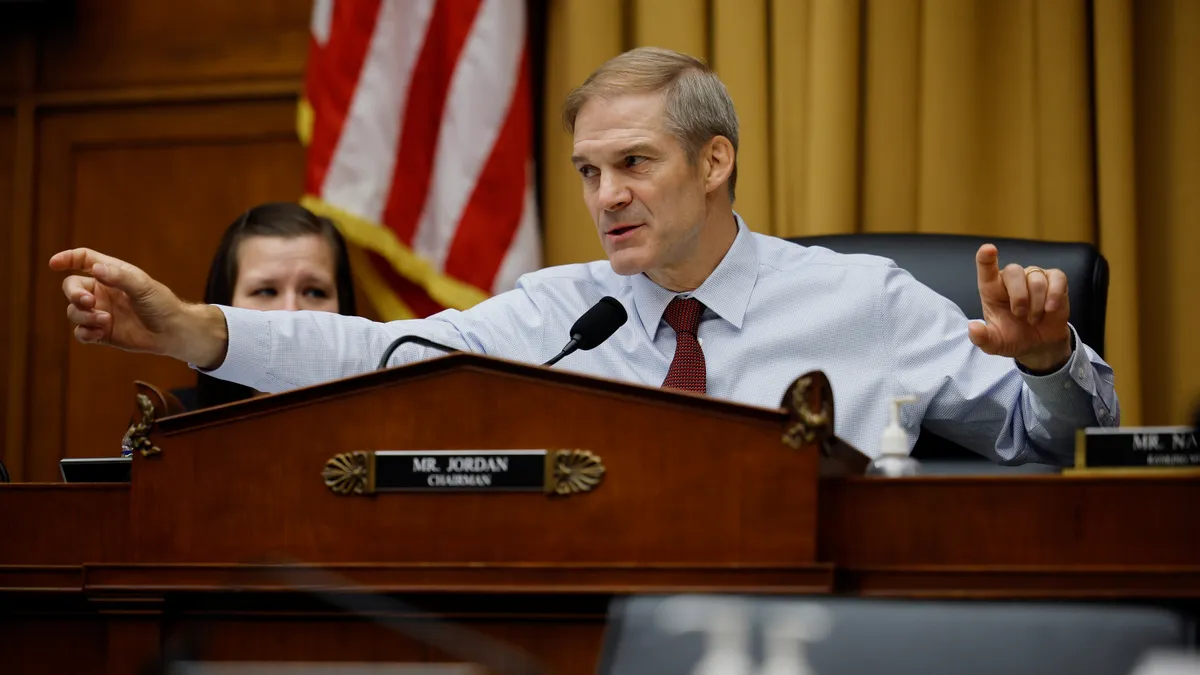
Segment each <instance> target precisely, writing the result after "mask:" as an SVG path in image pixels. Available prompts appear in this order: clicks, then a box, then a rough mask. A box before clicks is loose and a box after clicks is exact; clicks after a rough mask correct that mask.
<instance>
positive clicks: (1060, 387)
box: [1014, 324, 1104, 423]
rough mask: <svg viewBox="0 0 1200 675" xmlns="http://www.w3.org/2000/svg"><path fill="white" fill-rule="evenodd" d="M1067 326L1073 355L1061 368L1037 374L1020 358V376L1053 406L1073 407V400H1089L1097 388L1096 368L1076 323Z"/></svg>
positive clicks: (1041, 398) (1034, 391) (1038, 395)
mask: <svg viewBox="0 0 1200 675" xmlns="http://www.w3.org/2000/svg"><path fill="white" fill-rule="evenodd" d="M1067 327H1068V328H1069V329H1070V330H1071V357H1070V358H1068V359H1067V362H1066V363H1065V364H1063V366H1062V367H1061V368H1059V369H1058V370H1056V371H1054V372H1053V373H1047V374H1044V375H1035V374H1034V373H1032V372H1030V371H1029V370H1027V369H1026V368H1024V367H1023V366H1022V365H1021V364H1020V363H1019V362H1017V370H1019V371H1020V372H1021V377H1023V378H1024V379H1025V384H1026V385H1027V386H1028V387H1029V389H1030V391H1032V392H1033V393H1034V395H1035V396H1037V398H1038V399H1039V400H1040V401H1042V402H1043V403H1044V404H1046V405H1049V406H1051V407H1054V406H1055V405H1062V406H1072V407H1073V404H1075V403H1077V402H1079V401H1080V400H1081V395H1086V396H1087V397H1088V400H1090V398H1091V397H1094V396H1096V393H1097V391H1098V386H1097V383H1096V369H1095V368H1094V367H1093V366H1092V362H1091V360H1090V359H1089V358H1088V354H1087V351H1088V350H1087V349H1085V348H1084V346H1083V344H1082V343H1081V342H1080V341H1079V335H1078V334H1077V333H1076V332H1075V327H1074V326H1071V325H1070V324H1068V326H1067ZM1014 362H1016V361H1015V359H1014ZM1100 421H1101V422H1102V423H1103V422H1104V420H1100Z"/></svg>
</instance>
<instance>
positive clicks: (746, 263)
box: [626, 213, 758, 339]
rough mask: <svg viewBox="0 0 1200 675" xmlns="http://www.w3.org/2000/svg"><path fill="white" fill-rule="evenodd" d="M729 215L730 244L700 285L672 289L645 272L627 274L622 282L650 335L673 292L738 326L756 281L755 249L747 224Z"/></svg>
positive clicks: (756, 256)
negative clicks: (733, 233)
mask: <svg viewBox="0 0 1200 675" xmlns="http://www.w3.org/2000/svg"><path fill="white" fill-rule="evenodd" d="M733 217H734V220H735V221H736V222H737V227H738V233H737V236H735V237H734V239H733V245H732V246H730V247H729V251H728V252H726V253H725V257H724V258H722V259H721V262H720V264H718V265H717V268H716V269H715V270H713V272H712V274H710V275H709V276H708V278H707V279H705V280H704V283H702V284H700V288H697V289H696V290H694V291H692V292H690V293H676V292H674V291H671V290H667V289H665V288H663V287H662V286H659V285H658V284H656V283H654V282H653V281H651V280H650V277H647V276H646V275H645V274H635V275H633V276H631V277H627V281H626V283H627V284H628V285H630V286H632V288H633V305H634V309H636V310H637V314H638V319H639V320H641V322H642V328H644V329H645V330H646V334H647V335H649V336H650V339H654V337H655V335H656V334H657V333H658V326H659V324H660V323H661V322H662V316H663V312H665V311H666V309H667V305H668V304H670V302H671V300H672V299H673V298H674V297H675V296H677V295H681V296H684V297H688V296H691V297H694V298H696V299H697V300H699V301H700V302H702V303H704V306H705V307H707V308H708V309H710V310H712V311H713V313H715V314H716V315H717V316H719V317H721V318H722V319H724V320H726V321H728V322H729V323H731V324H733V325H734V327H736V328H739V329H740V328H741V327H742V320H743V319H744V318H745V316H746V308H747V307H748V306H749V305H750V294H751V292H752V291H753V290H754V284H755V282H756V281H758V252H757V251H756V250H755V246H754V237H753V235H752V234H751V232H750V228H748V227H746V223H745V222H744V221H743V220H742V217H741V216H739V215H738V214H736V213H734V214H733Z"/></svg>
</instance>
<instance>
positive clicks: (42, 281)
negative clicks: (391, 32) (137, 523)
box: [26, 10, 304, 481]
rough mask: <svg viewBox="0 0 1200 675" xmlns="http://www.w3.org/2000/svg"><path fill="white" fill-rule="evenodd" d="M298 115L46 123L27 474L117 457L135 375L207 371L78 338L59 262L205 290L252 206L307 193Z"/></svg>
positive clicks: (95, 114) (55, 119)
mask: <svg viewBox="0 0 1200 675" xmlns="http://www.w3.org/2000/svg"><path fill="white" fill-rule="evenodd" d="M164 11H165V10H164ZM294 120H295V102H294V100H292V99H291V98H285V99H280V100H269V101H258V102H240V103H238V102H233V103H217V102H214V103H208V104H193V105H174V106H151V107H140V108H129V109H109V110H103V111H86V112H69V113H59V114H53V115H49V116H47V117H46V118H44V119H43V120H42V121H41V125H40V130H39V131H40V133H39V136H40V138H41V139H42V143H41V146H40V148H39V176H38V185H39V191H38V214H39V227H38V230H37V241H36V246H35V249H36V252H37V253H36V256H35V257H36V260H37V261H38V266H37V275H36V284H35V285H36V288H35V295H34V298H35V301H34V302H35V304H34V309H33V315H34V319H33V321H34V345H33V358H32V371H33V372H35V373H37V374H38V376H37V378H36V379H34V381H33V383H32V396H31V404H32V411H31V414H30V418H31V428H30V430H29V433H28V434H27V438H28V440H27V447H28V452H27V456H28V462H27V465H28V468H27V471H26V479H27V480H35V481H52V480H57V462H58V459H59V458H60V457H64V456H96V455H114V454H116V453H117V452H118V451H119V443H120V438H121V435H122V433H123V432H124V430H125V425H126V424H127V423H128V419H129V415H130V412H131V410H132V400H133V380H134V379H141V380H146V381H149V382H153V383H155V384H157V385H160V386H163V387H167V388H170V387H178V386H189V385H190V384H191V383H192V382H194V380H195V374H194V373H193V372H191V371H189V369H188V368H187V367H186V365H184V364H181V363H177V362H173V361H170V360H168V359H164V358H158V357H152V356H147V355H140V354H128V353H124V352H119V351H117V350H112V349H100V348H97V347H93V346H85V345H80V344H78V343H77V342H75V341H74V340H73V339H71V336H70V327H69V325H68V323H67V322H66V319H65V316H64V311H65V304H64V300H63V297H62V291H61V283H62V275H59V274H56V273H52V272H50V270H49V269H48V268H47V266H46V264H45V261H46V260H48V258H49V256H51V255H52V254H53V253H55V252H57V251H59V250H62V249H65V248H69V247H74V246H88V247H91V248H95V249H98V250H101V251H103V252H105V253H109V254H111V255H115V256H118V257H121V258H124V259H125V260H127V261H129V262H132V263H133V264H135V265H138V266H139V267H142V268H143V269H145V270H146V271H147V272H149V273H150V274H151V275H152V276H154V277H155V278H157V279H159V280H160V281H162V282H164V283H165V284H167V285H168V286H169V287H171V288H173V289H175V290H176V291H177V292H178V293H179V294H180V295H181V297H183V298H185V299H188V300H193V301H195V300H199V299H201V297H202V294H203V286H204V279H205V275H206V274H207V270H208V265H209V261H210V259H211V256H212V253H213V251H214V250H215V248H216V243H217V241H218V240H219V237H220V234H221V232H222V231H223V230H224V228H225V227H226V226H227V225H228V224H229V223H230V222H232V221H233V220H234V218H236V216H237V215H238V214H240V213H241V212H242V211H243V210H244V209H245V208H246V207H247V206H248V205H251V204H254V203H257V202H261V201H266V200H290V199H296V198H297V197H298V195H299V191H300V188H301V185H302V172H303V167H304V156H303V149H302V147H301V146H300V144H299V142H298V141H297V140H296V138H295V132H294Z"/></svg>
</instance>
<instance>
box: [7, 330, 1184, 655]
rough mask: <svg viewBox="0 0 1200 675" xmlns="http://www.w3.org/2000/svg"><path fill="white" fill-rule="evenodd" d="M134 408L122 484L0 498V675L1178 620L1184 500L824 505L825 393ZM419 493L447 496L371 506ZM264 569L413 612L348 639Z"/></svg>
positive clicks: (415, 396)
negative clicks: (797, 598)
mask: <svg viewBox="0 0 1200 675" xmlns="http://www.w3.org/2000/svg"><path fill="white" fill-rule="evenodd" d="M143 395H145V396H146V398H145V399H140V401H141V403H142V406H143V409H144V410H145V413H146V417H145V421H146V424H145V429H144V430H143V429H135V432H136V433H134V434H133V435H132V438H131V441H132V442H133V444H134V445H135V446H136V447H137V448H138V450H137V452H135V454H134V458H133V466H132V482H131V483H130V484H128V485H20V484H16V485H0V532H2V535H0V537H2V538H0V659H2V660H3V663H4V664H5V668H4V669H3V670H4V672H5V673H10V672H11V673H59V672H71V673H81V674H82V673H112V674H116V673H136V672H139V668H140V667H142V666H143V665H144V664H146V663H147V662H149V661H150V660H151V659H154V658H157V657H158V656H160V655H161V654H163V653H164V652H168V653H170V652H171V651H172V650H175V649H177V648H181V647H180V645H185V646H186V644H192V645H193V646H195V648H197V649H198V650H199V652H198V656H200V657H202V658H204V659H212V660H272V661H313V660H317V661H408V662H413V661H459V660H462V659H464V658H467V657H469V654H467V653H466V652H464V651H463V649H466V648H469V645H466V644H465V643H466V642H469V640H463V639H458V640H457V642H455V641H453V640H452V641H450V643H449V644H445V645H443V646H442V647H438V646H431V645H430V644H429V643H427V642H426V641H424V640H422V639H418V638H417V637H415V636H413V635H410V634H406V633H405V632H404V631H396V630H394V629H392V628H389V627H385V626H383V625H382V624H381V623H380V622H379V621H377V620H376V619H378V618H388V619H398V620H401V621H402V622H407V623H402V624H401V625H402V626H404V625H407V626H409V627H413V626H418V627H422V628H424V629H426V630H428V629H429V628H430V627H431V626H432V627H433V629H434V631H435V632H436V631H437V629H438V628H439V627H444V624H443V623H441V622H443V621H445V622H452V623H453V624H454V625H455V626H457V627H466V628H468V629H470V630H472V631H476V632H478V633H481V634H486V635H490V636H493V637H495V638H499V639H501V640H503V641H505V642H506V643H508V644H511V645H514V646H517V647H519V648H521V649H523V650H525V651H527V652H529V653H530V654H532V655H534V656H535V657H536V658H538V659H540V660H541V662H542V663H544V664H545V665H546V666H547V667H548V669H549V670H550V671H551V672H554V673H591V672H594V668H595V659H596V655H597V654H598V651H599V648H600V643H601V638H602V630H603V626H604V618H605V612H606V609H607V602H608V600H609V599H610V598H611V597H613V595H615V594H625V593H653V592H684V591H687V592H741V593H789V594H827V593H839V594H846V595H871V596H901V597H987V598H995V597H1012V598H1104V599H1135V600H1149V601H1159V600H1165V601H1178V600H1183V601H1190V600H1192V599H1195V598H1197V597H1198V596H1200V543H1198V542H1200V519H1197V517H1196V504H1198V503H1200V480H1197V479H1195V478H1185V477H1167V476H1160V477H1126V478H1119V477H1103V476H1070V477H1067V476H1051V475H1030V476H1013V477H993V476H987V477H970V478H954V477H937V478H933V477H931V478H918V479H903V480H883V479H865V478H859V477H837V476H836V475H832V474H836V473H837V464H836V462H834V460H832V459H829V458H827V457H826V456H825V453H824V452H823V451H822V448H824V447H827V446H826V445H825V444H826V443H828V442H829V440H830V439H831V438H832V433H833V425H832V422H831V421H830V420H831V419H832V401H831V400H830V398H829V392H828V388H827V383H825V382H824V380H823V377H822V376H820V374H810V375H809V376H806V377H805V378H800V380H797V382H796V384H794V385H793V387H792V388H791V389H789V392H788V394H787V396H785V400H784V408H782V409H780V410H765V409H758V408H749V407H744V406H738V405H733V404H728V403H724V402H719V401H714V400H710V399H706V398H702V397H696V396H692V395H688V394H682V393H674V392H667V391H662V390H658V389H652V388H645V387H638V386H633V385H627V384H622V383H615V382H608V381H603V380H595V379H592V378H586V377H581V376H577V375H573V374H569V373H565V372H557V371H551V370H548V369H544V368H532V367H528V366H523V365H519V364H514V363H509V362H505V361H498V360H494V359H487V358H482V357H478V356H472V355H465V354H456V355H452V356H448V357H445V358H440V359H436V360H433V361H429V362H425V363H422V364H417V365H413V366H408V367H405V368H398V369H394V370H390V371H386V372H379V373H370V374H367V375H362V376H358V377H354V378H349V379H346V380H340V381H337V382H332V383H328V384H324V385H321V386H317V387H311V388H307V389H301V390H297V391H293V392H288V393H285V394H280V395H277V396H270V397H263V398H259V399H254V400H251V401H246V402H242V403H238V404H234V405H230V406H225V407H222V408H217V409H213V410H207V411H200V412H196V413H190V414H185V415H174V416H167V417H163V418H159V419H157V420H154V419H153V418H154V417H156V416H157V414H158V413H159V412H161V410H162V406H163V402H162V401H161V400H156V397H155V395H154V393H153V392H152V391H150V390H146V392H145V393H144V394H143ZM142 431H145V432H146V433H145V434H142V433H141V432H142ZM517 449H526V451H525V454H523V455H522V454H519V453H515V452H513V451H515V450H517ZM471 450H485V451H504V452H508V453H509V454H508V455H505V456H506V457H507V459H508V460H510V461H511V463H512V465H511V466H507V465H506V466H505V467H503V468H502V467H500V466H497V465H491V466H489V465H488V463H487V462H484V463H483V464H482V465H481V464H479V460H478V459H477V457H478V456H474V457H473V456H470V451H471ZM427 451H429V452H427ZM445 451H452V453H451V454H441V455H439V454H437V452H442V453H445ZM389 452H390V453H392V454H388V453H389ZM403 453H409V454H403ZM431 457H433V458H436V459H435V460H434V461H433V462H432V465H431V464H430V458H431ZM456 460H457V461H456ZM530 462H533V464H530ZM538 462H540V464H538ZM454 464H457V466H458V467H459V468H460V469H461V468H463V467H468V468H470V467H471V466H474V467H475V470H476V471H475V473H474V474H471V475H475V476H476V478H472V479H462V478H456V479H453V480H452V479H451V478H450V477H449V474H450V473H453V472H452V471H450V469H451V468H452V465H454ZM433 465H437V467H438V471H436V472H435V471H433ZM518 465H520V466H518ZM521 467H523V468H521ZM531 467H533V470H531ZM537 467H542V469H544V470H542V469H539V468H537ZM823 471H824V473H825V474H827V475H826V477H824V478H821V477H820V475H821V474H822V472H823ZM480 472H482V473H480ZM432 473H439V474H440V475H442V476H444V477H443V478H438V479H436V480H434V479H432V478H429V476H430V475H431V474H432ZM468 473H469V472H468ZM485 474H486V475H488V476H489V478H488V479H486V480H482V479H480V478H478V476H480V475H485ZM416 479H420V480H421V481H423V483H422V484H424V485H430V484H432V483H430V481H434V482H440V483H445V484H453V485H457V486H459V487H460V488H468V489H459V490H455V491H449V490H446V489H444V487H445V485H442V486H440V487H438V488H437V489H433V490H421V491H412V490H406V491H388V490H387V489H386V488H388V487H400V486H404V485H409V486H412V485H416V483H413V481H414V480H416ZM464 481H465V482H464ZM472 481H473V482H472ZM487 482H491V483H492V484H491V485H484V483H487ZM500 485H503V486H505V487H506V488H507V489H506V490H497V489H494V488H496V487H497V486H500ZM281 561H294V562H299V563H304V564H312V565H320V566H321V567H322V568H323V569H325V570H328V571H331V572H333V573H335V574H337V575H339V578H341V579H344V580H346V583H348V584H351V585H352V589H351V590H352V593H351V594H350V595H349V596H348V597H356V596H354V593H363V592H367V593H371V594H381V595H383V596H386V597H388V598H393V599H396V600H402V601H403V602H405V603H408V605H406V607H407V606H416V607H419V608H420V609H421V610H424V612H426V613H410V612H408V610H407V609H404V610H402V611H399V612H391V611H389V612H384V613H383V614H382V616H381V617H372V616H360V615H355V614H354V613H350V612H347V611H345V610H344V609H343V608H339V607H337V606H335V605H331V604H329V603H328V602H326V601H325V600H323V599H322V598H320V597H317V596H316V595H314V594H313V593H312V592H310V591H311V589H306V588H303V587H297V585H296V584H295V583H294V582H292V581H289V577H288V575H287V574H286V573H285V572H287V571H288V570H289V569H292V568H290V567H288V566H286V565H284V566H280V562H281ZM296 569H303V566H301V567H298V568H296ZM339 583H340V582H339ZM371 597H374V596H371ZM180 641H182V642H180Z"/></svg>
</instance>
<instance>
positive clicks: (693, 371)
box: [662, 297, 708, 394]
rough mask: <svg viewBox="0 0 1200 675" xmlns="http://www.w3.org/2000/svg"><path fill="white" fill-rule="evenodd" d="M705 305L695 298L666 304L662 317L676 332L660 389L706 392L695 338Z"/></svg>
mask: <svg viewBox="0 0 1200 675" xmlns="http://www.w3.org/2000/svg"><path fill="white" fill-rule="evenodd" d="M703 313H704V304H703V303H701V302H700V301H699V300H697V299H695V298H679V297H677V298H675V299H674V300H672V301H671V304H669V305H667V311H666V312H665V313H664V314H663V318H664V319H666V320H667V325H669V326H670V327H671V328H674V329H675V358H674V359H673V360H672V361H671V368H670V370H668V371H667V379H665V380H663V384H662V386H664V387H670V388H672V389H683V390H684V391H694V392H698V393H701V394H703V393H705V391H706V382H707V380H708V374H707V371H706V370H705V367H704V352H703V351H701V350H700V342H699V341H698V340H697V339H696V329H697V328H699V326H700V315H701V314H703Z"/></svg>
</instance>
